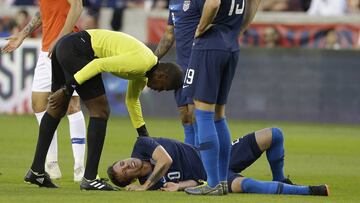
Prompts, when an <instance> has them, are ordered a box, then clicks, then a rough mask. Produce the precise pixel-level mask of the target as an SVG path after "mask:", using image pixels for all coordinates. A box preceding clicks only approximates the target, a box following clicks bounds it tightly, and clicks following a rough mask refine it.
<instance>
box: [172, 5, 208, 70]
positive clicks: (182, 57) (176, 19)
mask: <svg viewBox="0 0 360 203" xmlns="http://www.w3.org/2000/svg"><path fill="white" fill-rule="evenodd" d="M196 3H197V1H194V0H170V4H169V18H168V25H173V26H174V35H175V42H176V61H177V63H178V64H179V65H180V66H181V67H182V68H183V69H186V68H187V66H188V64H189V59H190V54H191V47H192V43H193V40H194V34H195V31H196V27H197V25H198V24H199V21H200V17H201V13H199V12H197V10H196V9H197V8H198V7H199V6H198V5H196Z"/></svg>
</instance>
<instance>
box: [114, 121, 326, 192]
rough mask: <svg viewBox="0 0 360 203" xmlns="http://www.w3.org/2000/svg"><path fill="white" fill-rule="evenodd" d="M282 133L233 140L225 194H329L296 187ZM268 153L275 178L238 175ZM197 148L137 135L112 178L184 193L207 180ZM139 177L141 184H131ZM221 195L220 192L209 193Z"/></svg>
mask: <svg viewBox="0 0 360 203" xmlns="http://www.w3.org/2000/svg"><path fill="white" fill-rule="evenodd" d="M283 140H284V139H283V135H282V132H281V130H280V129H278V128H266V129H262V130H259V131H256V132H253V133H250V134H248V135H246V136H244V137H242V138H239V139H237V140H235V141H234V142H233V145H232V147H231V159H230V167H229V173H228V174H229V176H228V184H229V185H228V187H227V188H226V187H223V188H222V189H221V192H222V193H227V192H232V193H258V194H288V195H319V196H328V195H329V189H328V186H327V185H320V186H301V185H293V184H292V182H291V181H290V180H289V179H288V178H286V177H285V176H284V147H283ZM264 151H266V156H267V159H268V161H269V164H270V168H271V172H272V176H273V181H258V180H254V179H252V178H246V177H243V176H242V175H240V174H239V173H240V172H241V171H243V170H244V169H246V168H247V167H249V166H250V165H251V164H253V163H254V162H255V161H256V160H257V159H258V158H259V157H260V156H261V154H262V153H263V152H264ZM201 163H202V162H201V159H200V156H199V153H198V151H197V150H196V149H195V148H194V147H193V146H191V145H188V144H184V143H181V142H179V141H176V140H172V139H167V138H152V137H138V139H137V141H136V143H135V145H134V148H133V151H132V154H131V158H128V159H125V160H120V161H116V162H114V164H113V165H112V166H110V167H109V168H108V171H107V173H108V176H109V178H110V180H111V181H112V182H113V183H114V184H115V185H117V186H119V187H125V186H127V189H128V190H158V189H161V190H164V191H182V190H184V189H185V188H188V187H194V186H197V185H200V183H201V181H200V180H206V172H205V169H204V167H203V165H202V164H201ZM136 178H137V179H138V180H139V182H140V183H141V185H135V184H132V185H130V184H131V183H132V182H134V181H135V180H136ZM210 195H220V194H210Z"/></svg>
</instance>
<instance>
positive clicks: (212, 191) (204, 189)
mask: <svg viewBox="0 0 360 203" xmlns="http://www.w3.org/2000/svg"><path fill="white" fill-rule="evenodd" d="M185 192H186V193H187V194H190V195H216V196H220V195H223V194H224V193H223V186H222V185H221V184H217V185H216V186H215V187H213V188H212V187H210V186H209V185H208V184H207V183H206V182H205V183H204V184H202V185H199V186H196V187H189V188H186V189H185Z"/></svg>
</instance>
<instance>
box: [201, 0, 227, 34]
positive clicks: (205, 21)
mask: <svg viewBox="0 0 360 203" xmlns="http://www.w3.org/2000/svg"><path fill="white" fill-rule="evenodd" d="M220 4H221V0H206V2H205V4H204V8H203V11H202V14H201V18H200V22H199V25H198V26H197V29H196V32H195V38H197V37H199V36H201V35H202V34H204V33H205V32H206V30H208V29H209V28H210V27H211V23H212V22H213V21H214V19H215V17H216V14H217V13H218V11H219V8H220Z"/></svg>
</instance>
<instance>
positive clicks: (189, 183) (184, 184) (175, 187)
mask: <svg viewBox="0 0 360 203" xmlns="http://www.w3.org/2000/svg"><path fill="white" fill-rule="evenodd" d="M197 185H198V183H197V182H196V181H195V180H186V181H180V182H179V183H173V182H167V183H165V184H164V186H163V187H162V188H161V190H163V191H167V192H176V191H183V190H184V189H185V188H188V187H195V186H197Z"/></svg>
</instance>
